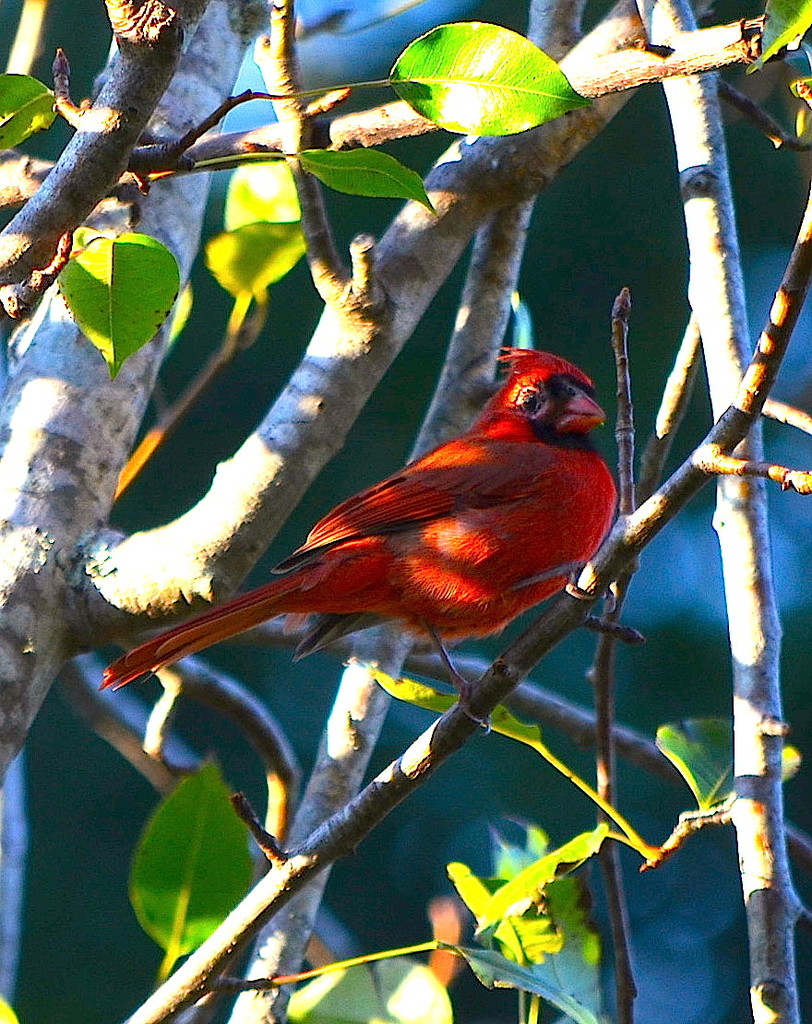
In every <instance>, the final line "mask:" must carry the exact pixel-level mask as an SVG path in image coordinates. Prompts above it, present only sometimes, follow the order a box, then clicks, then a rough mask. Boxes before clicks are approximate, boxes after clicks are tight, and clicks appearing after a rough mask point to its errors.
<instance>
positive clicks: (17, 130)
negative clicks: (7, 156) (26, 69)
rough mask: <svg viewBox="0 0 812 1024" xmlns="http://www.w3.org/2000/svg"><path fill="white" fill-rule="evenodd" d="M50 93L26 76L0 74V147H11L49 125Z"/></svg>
mask: <svg viewBox="0 0 812 1024" xmlns="http://www.w3.org/2000/svg"><path fill="white" fill-rule="evenodd" d="M55 117H56V113H55V112H54V94H53V93H52V92H51V90H50V89H48V88H47V87H46V86H44V85H43V84H42V82H38V81H37V79H36V78H31V77H29V76H28V75H0V149H11V147H12V146H19V144H20V143H21V142H23V141H24V140H25V139H27V138H28V136H29V135H33V134H34V132H40V131H42V130H43V129H44V128H48V127H50V125H51V123H52V122H53V119H54V118H55Z"/></svg>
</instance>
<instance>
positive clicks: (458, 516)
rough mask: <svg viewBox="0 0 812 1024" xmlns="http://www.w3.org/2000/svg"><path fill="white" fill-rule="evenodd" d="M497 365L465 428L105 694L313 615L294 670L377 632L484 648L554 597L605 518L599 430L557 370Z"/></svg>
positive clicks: (136, 660) (609, 493) (108, 677)
mask: <svg viewBox="0 0 812 1024" xmlns="http://www.w3.org/2000/svg"><path fill="white" fill-rule="evenodd" d="M503 359H504V360H505V361H506V362H507V363H508V364H509V367H510V373H509V376H508V378H507V380H506V381H505V383H504V384H503V386H502V387H501V388H500V390H499V391H498V392H497V393H496V394H495V395H494V396H493V397H492V398H491V399H490V401H489V402H488V403H487V405H486V406H485V408H484V409H483V411H482V413H481V415H480V416H479V418H478V419H477V420H476V422H475V423H474V424H473V426H472V427H471V428H470V429H469V430H467V431H466V432H465V433H464V434H462V435H460V436H459V437H458V438H456V439H455V440H453V441H449V442H448V443H447V444H443V445H440V447H439V448H435V449H434V450H433V451H431V452H429V453H428V454H427V455H424V456H423V457H422V458H420V459H417V460H416V461H415V462H412V463H410V464H409V465H407V466H406V467H405V468H404V469H402V470H401V471H400V472H399V473H396V474H395V475H394V476H390V477H388V478H387V479H386V480H383V481H382V482H381V483H379V484H376V485H375V486H374V487H370V488H368V489H367V490H365V491H361V493H360V494H356V495H355V497H353V498H349V499H348V500H347V501H345V502H343V503H342V504H340V505H339V506H338V507H337V508H335V509H333V511H332V512H330V513H328V514H327V515H326V516H325V517H324V518H323V519H322V520H320V521H319V522H318V523H317V524H316V525H315V526H314V528H313V529H312V530H311V531H310V534H309V535H308V537H307V540H306V541H305V543H304V544H303V545H302V546H301V547H300V548H298V549H297V550H296V551H294V552H293V554H292V555H290V557H289V558H286V559H285V560H284V561H283V562H281V563H280V564H279V565H278V566H277V567H276V569H275V570H274V571H275V572H280V573H286V574H287V575H286V576H285V577H284V579H280V580H276V581H275V582H273V583H268V584H266V585H265V586H262V587H259V588H257V589H256V590H252V591H250V592H248V593H247V594H243V595H242V596H240V597H237V598H235V599H234V600H233V601H230V602H228V603H227V604H225V605H223V606H222V607H220V608H213V609H211V610H210V611H207V612H204V613H203V614H202V615H199V616H197V618H193V619H191V620H190V621H189V622H186V623H184V624H183V625H180V626H177V627H175V628H174V629H170V630H168V631H167V632H165V633H162V634H160V635H159V636H157V637H155V638H154V639H152V640H149V641H147V642H146V643H144V644H141V646H140V647H136V648H135V649H134V650H132V651H130V652H129V653H128V654H125V655H123V657H121V658H119V659H118V661H116V662H114V663H113V664H112V665H110V666H109V668H108V669H107V671H106V672H105V675H104V683H103V686H104V687H108V686H112V687H119V686H124V685H125V684H126V683H129V682H131V681H132V680H133V679H137V678H138V677H139V676H143V675H146V674H148V673H150V672H154V671H156V670H157V669H159V668H162V667H163V666H165V665H168V664H170V663H171V662H174V661H177V660H178V659H179V658H182V657H184V656H185V655H187V654H193V653H194V652H196V651H199V650H202V649H203V648H204V647H209V646H210V645H211V644H215V643H218V642H219V641H221V640H225V639H227V638H228V637H231V636H235V635H236V634H238V633H242V632H243V631H244V630H246V629H250V628H251V627H252V626H256V625H258V624H259V623H261V622H264V621H265V620H266V619H270V618H273V617H274V616H275V615H283V614H285V613H293V614H295V615H302V614H305V613H315V618H314V619H313V620H311V625H310V628H309V629H308V630H307V632H306V634H305V637H304V639H303V640H302V642H301V643H300V644H299V646H298V648H297V651H296V656H297V657H301V656H303V655H305V654H309V653H311V652H312V651H315V650H318V649H319V648H321V647H323V646H325V645H326V644H328V643H330V641H332V640H335V639H337V638H338V637H340V636H343V635H344V634H346V633H351V632H354V631H355V630H357V629H363V628H366V627H367V626H371V625H374V624H376V623H378V622H380V621H382V620H384V619H399V620H401V621H402V622H404V623H405V625H406V627H407V628H408V629H409V630H410V631H412V632H414V633H417V634H420V633H423V634H425V633H428V634H429V635H431V636H432V637H434V639H435V640H437V641H438V642H440V643H441V644H442V641H444V640H456V639H462V638H464V637H471V636H487V635H488V634H490V633H495V632H497V631H498V630H500V629H502V627H503V626H505V625H506V624H507V623H508V622H510V621H511V620H512V619H514V618H515V617H516V616H517V615H519V614H520V612H523V611H524V610H525V609H527V608H530V607H532V606H533V605H535V604H537V603H538V602H539V601H541V600H543V599H544V598H545V597H549V596H550V595H551V594H553V593H555V591H557V590H559V589H560V588H561V587H562V586H563V585H564V584H565V583H566V580H567V577H568V575H569V573H570V571H571V570H572V568H573V567H574V566H575V565H577V564H580V563H583V562H585V561H586V560H587V559H588V558H589V557H590V556H591V555H592V554H593V552H594V551H595V549H596V548H597V546H598V544H599V543H600V541H601V540H602V539H603V537H604V535H605V533H606V531H607V530H608V528H609V525H610V523H611V520H612V517H613V515H614V510H615V501H616V491H615V484H614V481H613V480H612V476H611V474H610V472H609V470H608V468H607V466H606V463H605V462H604V461H603V459H602V458H601V457H600V455H598V453H597V452H596V451H595V450H594V448H593V446H592V443H591V441H590V439H589V436H588V435H589V432H590V431H591V430H592V428H593V427H595V426H598V425H599V424H601V423H603V421H604V419H605V416H604V413H603V410H602V409H601V408H600V406H599V405H598V404H597V402H596V401H595V398H594V395H595V391H594V388H593V386H592V382H591V380H590V379H589V378H588V377H587V376H586V375H585V374H584V373H582V372H581V370H579V369H578V368H577V367H576V366H573V364H572V363H569V362H567V361H566V360H565V359H561V358H559V357H558V356H554V355H550V354H548V353H545V352H534V351H530V350H527V349H508V350H507V351H506V353H505V355H504V356H503Z"/></svg>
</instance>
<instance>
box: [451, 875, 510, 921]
mask: <svg viewBox="0 0 812 1024" xmlns="http://www.w3.org/2000/svg"><path fill="white" fill-rule="evenodd" d="M446 871H447V872H448V877H449V879H450V880H451V883H452V885H453V886H454V888H455V889H456V890H457V892H458V894H459V897H460V899H461V900H462V902H463V903H464V904H465V905H466V907H468V909H469V910H470V911H471V913H472V914H473V915H474V917H476V918H479V917H480V916H481V915H482V913H483V912H484V910H485V907H486V906H487V905H488V903H489V902H490V898H491V896H493V894H494V893H495V892H496V891H497V890H499V889H501V888H502V886H503V885H504V884H505V883H504V879H502V878H480V877H479V876H478V875H475V874H474V873H473V871H472V870H471V869H470V868H469V867H468V865H467V864H462V863H460V862H459V861H452V862H451V863H450V864H447V865H446Z"/></svg>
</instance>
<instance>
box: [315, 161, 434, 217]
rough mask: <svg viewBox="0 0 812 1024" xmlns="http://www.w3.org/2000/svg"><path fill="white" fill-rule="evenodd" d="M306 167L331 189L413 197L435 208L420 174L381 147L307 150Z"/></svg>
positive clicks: (366, 194)
mask: <svg viewBox="0 0 812 1024" xmlns="http://www.w3.org/2000/svg"><path fill="white" fill-rule="evenodd" d="M298 157H299V160H300V161H301V164H302V167H304V168H305V170H307V171H310V173H311V174H315V176H316V177H317V178H319V179H320V180H321V181H323V182H324V184H325V185H327V186H328V187H329V188H332V189H335V191H336V192H346V193H347V194H348V195H351V196H377V197H382V198H387V199H413V200H414V201H415V202H418V203H422V204H423V206H426V207H428V208H429V209H430V210H432V209H433V207H432V205H431V203H430V202H429V197H428V196H427V195H426V190H425V188H424V187H423V179H422V178H421V177H420V175H419V174H418V173H417V171H413V170H411V169H410V168H408V167H404V166H403V164H402V163H401V162H400V161H399V160H396V159H395V158H394V157H393V156H390V155H389V154H388V153H382V152H381V151H380V150H378V149H348V150H341V151H340V152H335V151H334V150H329V149H306V150H304V151H303V152H302V153H299V154H298Z"/></svg>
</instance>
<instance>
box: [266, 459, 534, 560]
mask: <svg viewBox="0 0 812 1024" xmlns="http://www.w3.org/2000/svg"><path fill="white" fill-rule="evenodd" d="M493 448H494V445H493V444H491V445H490V446H489V447H488V449H485V448H484V447H483V446H482V445H480V444H477V443H476V442H472V441H466V442H465V443H462V439H458V441H457V442H452V444H451V445H444V446H442V447H441V448H439V449H436V450H435V451H434V452H431V453H429V455H426V456H425V457H424V458H422V459H419V460H418V461H417V462H413V463H411V464H410V465H408V466H407V467H406V468H405V469H404V470H402V471H401V472H399V473H397V474H395V475H394V476H391V477H388V478H387V479H386V480H383V481H381V483H379V484H376V485H375V486H374V487H370V488H368V489H367V490H366V491H361V492H360V494H356V495H354V496H353V497H352V498H348V499H347V501H345V502H343V503H342V504H341V505H338V506H337V507H336V508H334V509H333V510H332V512H329V513H328V514H327V515H326V516H325V517H324V518H323V519H321V520H320V521H319V522H318V523H316V525H315V526H314V527H313V529H312V530H311V531H310V533H309V534H308V537H307V540H306V541H305V543H304V544H303V545H302V546H301V547H300V548H297V550H296V551H294V552H293V554H292V555H290V556H289V557H288V558H286V559H285V560H284V561H283V562H280V563H279V565H278V566H276V569H275V570H274V571H277V572H288V571H289V570H290V569H293V568H295V567H296V566H298V565H301V564H303V563H305V562H307V561H309V560H310V559H311V558H313V557H315V556H316V555H317V553H318V552H321V551H323V550H324V549H325V548H328V547H334V546H335V545H336V544H340V543H342V542H344V541H348V540H356V539H358V538H361V537H369V536H371V535H373V534H391V533H401V532H403V531H404V530H411V529H414V528H415V527H416V526H419V525H420V524H423V523H427V522H430V521H432V520H435V519H440V518H442V517H443V516H447V515H451V514H452V513H459V512H463V511H465V510H466V509H475V508H489V507H493V506H494V505H498V504H501V503H504V502H514V501H521V500H523V499H524V498H526V497H527V496H529V495H530V494H534V493H536V494H537V493H538V489H539V477H540V474H541V475H542V476H543V475H544V470H545V468H548V467H547V466H546V465H545V464H546V463H547V458H546V455H545V449H544V446H542V445H537V446H535V445H534V446H533V447H532V448H531V449H529V450H528V452H527V453H526V458H524V459H523V460H522V461H521V462H520V463H518V464H517V461H516V460H515V457H514V458H513V459H507V458H504V459H500V458H499V452H494V451H493ZM553 461H554V458H552V457H551V458H550V459H549V468H552V463H553Z"/></svg>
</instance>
